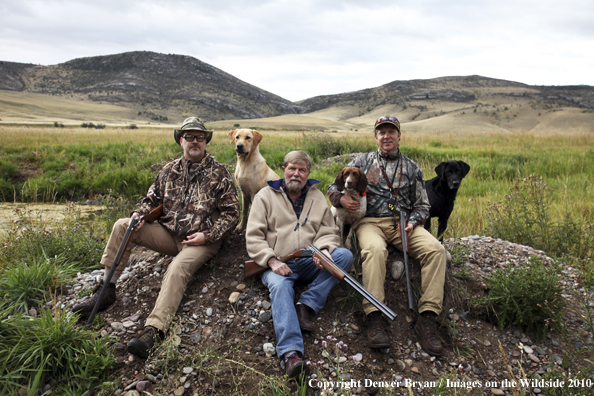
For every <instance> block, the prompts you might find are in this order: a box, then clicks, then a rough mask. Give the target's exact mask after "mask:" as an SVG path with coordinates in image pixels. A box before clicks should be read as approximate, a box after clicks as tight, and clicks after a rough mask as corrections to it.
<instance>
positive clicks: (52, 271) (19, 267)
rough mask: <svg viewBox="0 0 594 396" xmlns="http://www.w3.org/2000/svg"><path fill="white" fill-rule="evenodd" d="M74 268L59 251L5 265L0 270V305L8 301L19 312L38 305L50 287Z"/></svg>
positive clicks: (53, 286) (62, 280) (67, 277)
mask: <svg viewBox="0 0 594 396" xmlns="http://www.w3.org/2000/svg"><path fill="white" fill-rule="evenodd" d="M76 272H77V270H76V268H74V266H73V265H72V264H70V263H68V262H67V261H66V258H65V256H64V255H63V254H62V255H60V256H56V257H52V258H50V257H47V256H45V255H44V256H43V257H34V258H33V259H31V261H29V262H24V261H21V262H18V263H17V264H16V265H8V266H6V267H4V268H3V269H2V270H0V290H1V292H0V297H1V300H0V301H2V302H0V306H2V305H11V306H12V307H13V309H14V311H17V312H22V313H27V312H28V311H29V308H31V307H38V308H39V307H41V306H43V304H44V303H45V301H46V300H47V299H48V297H49V296H48V293H49V291H50V290H51V289H54V288H59V287H61V286H62V285H64V284H66V282H67V280H68V279H70V278H71V277H72V276H74V275H76Z"/></svg>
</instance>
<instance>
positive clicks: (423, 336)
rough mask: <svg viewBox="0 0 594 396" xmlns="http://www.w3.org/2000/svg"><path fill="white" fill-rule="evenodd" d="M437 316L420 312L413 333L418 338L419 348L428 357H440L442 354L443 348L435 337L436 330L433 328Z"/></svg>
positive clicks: (433, 313) (432, 313) (427, 312)
mask: <svg viewBox="0 0 594 396" xmlns="http://www.w3.org/2000/svg"><path fill="white" fill-rule="evenodd" d="M436 317H437V314H436V313H435V312H431V311H425V312H422V313H421V314H420V315H419V318H418V319H417V323H416V324H415V332H416V333H417V335H418V336H419V338H420V341H421V347H422V348H423V350H424V351H425V352H427V353H428V354H429V355H433V356H441V355H442V354H443V347H442V346H441V342H440V341H439V336H438V335H437V328H436V327H435V318H436Z"/></svg>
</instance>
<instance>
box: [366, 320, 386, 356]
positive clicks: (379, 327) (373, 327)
mask: <svg viewBox="0 0 594 396" xmlns="http://www.w3.org/2000/svg"><path fill="white" fill-rule="evenodd" d="M367 343H368V345H369V347H370V348H375V349H382V348H389V347H390V338H389V337H388V336H387V335H386V333H385V332H384V324H383V322H382V313H381V312H379V311H375V312H372V313H370V314H369V315H367Z"/></svg>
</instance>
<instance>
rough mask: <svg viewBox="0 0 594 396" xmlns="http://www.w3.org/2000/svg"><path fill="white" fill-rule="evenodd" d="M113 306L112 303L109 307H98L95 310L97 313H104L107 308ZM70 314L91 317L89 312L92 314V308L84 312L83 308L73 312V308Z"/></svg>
mask: <svg viewBox="0 0 594 396" xmlns="http://www.w3.org/2000/svg"><path fill="white" fill-rule="evenodd" d="M113 304H115V302H114V303H111V304H109V305H99V308H97V312H101V311H105V310H106V309H107V308H109V307H111V306H112V305H113ZM72 312H73V313H77V314H79V315H82V316H89V315H91V312H93V308H91V310H90V311H85V310H84V308H80V309H78V310H75V309H74V308H73V309H72Z"/></svg>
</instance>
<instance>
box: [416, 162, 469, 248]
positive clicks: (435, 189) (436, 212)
mask: <svg viewBox="0 0 594 396" xmlns="http://www.w3.org/2000/svg"><path fill="white" fill-rule="evenodd" d="M468 171H470V165H468V164H467V163H466V162H464V161H447V162H442V163H441V164H439V165H437V167H436V168H435V173H437V176H436V177H434V178H433V179H431V180H426V181H425V189H426V190H427V196H428V197H429V203H430V204H431V209H430V211H429V218H428V219H427V221H426V222H425V229H426V230H427V231H431V218H432V217H437V218H438V227H437V236H438V238H439V240H440V242H443V233H444V232H445V230H446V228H447V226H448V219H449V218H450V215H451V214H452V210H454V200H455V199H456V194H457V193H458V188H459V187H460V183H462V179H463V178H464V176H466V175H467V174H468Z"/></svg>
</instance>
